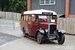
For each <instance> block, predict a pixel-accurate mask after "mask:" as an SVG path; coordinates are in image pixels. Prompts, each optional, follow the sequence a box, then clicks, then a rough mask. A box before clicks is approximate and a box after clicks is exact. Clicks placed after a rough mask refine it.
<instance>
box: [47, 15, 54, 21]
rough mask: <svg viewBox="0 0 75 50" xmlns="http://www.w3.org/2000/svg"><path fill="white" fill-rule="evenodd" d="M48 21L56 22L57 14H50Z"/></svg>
mask: <svg viewBox="0 0 75 50" xmlns="http://www.w3.org/2000/svg"><path fill="white" fill-rule="evenodd" d="M47 20H48V22H55V16H48V19H47Z"/></svg>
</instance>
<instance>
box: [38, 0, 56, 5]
mask: <svg viewBox="0 0 75 50" xmlns="http://www.w3.org/2000/svg"><path fill="white" fill-rule="evenodd" d="M49 1H51V0H49ZM55 4H56V0H55V3H54V4H50V3H49V4H46V0H44V4H41V0H39V5H55Z"/></svg>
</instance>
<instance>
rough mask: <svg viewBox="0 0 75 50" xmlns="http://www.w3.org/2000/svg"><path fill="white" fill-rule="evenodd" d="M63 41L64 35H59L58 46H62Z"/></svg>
mask: <svg viewBox="0 0 75 50" xmlns="http://www.w3.org/2000/svg"><path fill="white" fill-rule="evenodd" d="M64 41H65V35H64V34H60V35H59V39H58V43H59V44H63V43H64Z"/></svg>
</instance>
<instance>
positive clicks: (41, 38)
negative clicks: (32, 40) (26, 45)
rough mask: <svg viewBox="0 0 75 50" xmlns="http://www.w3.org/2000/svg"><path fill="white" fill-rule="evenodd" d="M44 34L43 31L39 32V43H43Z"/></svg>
mask: <svg viewBox="0 0 75 50" xmlns="http://www.w3.org/2000/svg"><path fill="white" fill-rule="evenodd" d="M43 37H44V36H43V35H41V33H40V32H38V35H37V42H38V43H39V44H42V43H43Z"/></svg>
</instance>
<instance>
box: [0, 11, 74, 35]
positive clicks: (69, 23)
mask: <svg viewBox="0 0 75 50" xmlns="http://www.w3.org/2000/svg"><path fill="white" fill-rule="evenodd" d="M20 16H21V14H20V13H14V12H0V17H1V18H8V19H16V20H19V19H20ZM57 28H58V29H64V30H66V33H70V34H75V18H58V20H57Z"/></svg>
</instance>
